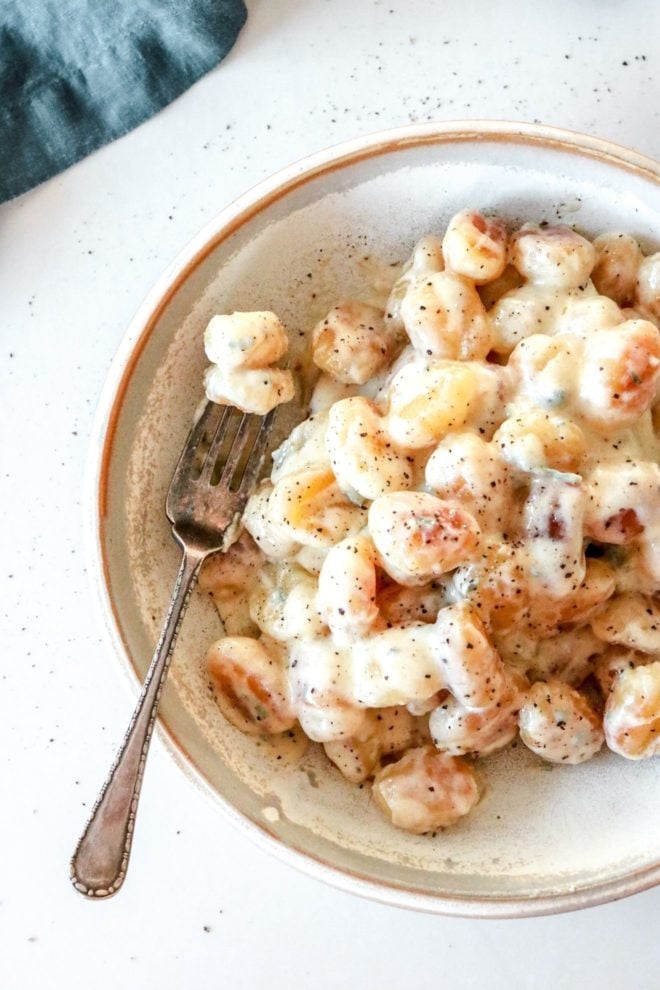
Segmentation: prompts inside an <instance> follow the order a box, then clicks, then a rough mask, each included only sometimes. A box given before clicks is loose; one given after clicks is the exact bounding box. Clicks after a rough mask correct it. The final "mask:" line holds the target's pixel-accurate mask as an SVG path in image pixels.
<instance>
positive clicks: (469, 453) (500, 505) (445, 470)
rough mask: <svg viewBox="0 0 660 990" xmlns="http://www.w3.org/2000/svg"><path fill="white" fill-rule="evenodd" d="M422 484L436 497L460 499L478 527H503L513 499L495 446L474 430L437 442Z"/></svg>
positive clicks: (502, 459) (505, 471)
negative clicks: (424, 482) (424, 481)
mask: <svg viewBox="0 0 660 990" xmlns="http://www.w3.org/2000/svg"><path fill="white" fill-rule="evenodd" d="M495 436H496V437H497V433H496V434H495ZM426 484H427V485H428V487H429V488H431V489H432V490H433V491H434V492H435V494H436V495H438V496H439V497H440V498H443V499H456V500H457V501H458V502H460V503H461V505H462V506H463V507H464V508H465V509H467V510H468V512H470V513H471V514H472V515H473V516H474V518H475V519H476V520H477V522H478V523H479V525H480V526H481V528H482V529H484V530H498V531H500V532H501V531H502V530H503V529H506V527H507V524H508V520H510V516H511V503H512V501H513V500H514V494H513V491H512V488H511V479H510V471H509V468H508V465H507V463H506V461H505V460H504V458H503V457H502V456H501V454H500V451H499V450H498V448H497V446H496V445H495V444H493V443H488V442H487V441H485V440H483V439H482V438H481V437H480V436H478V435H477V434H476V433H459V434H458V435H454V436H450V437H445V439H444V440H442V441H441V442H440V444H439V445H438V446H437V447H436V449H435V450H434V451H433V453H432V454H431V457H430V458H429V460H428V461H427V463H426Z"/></svg>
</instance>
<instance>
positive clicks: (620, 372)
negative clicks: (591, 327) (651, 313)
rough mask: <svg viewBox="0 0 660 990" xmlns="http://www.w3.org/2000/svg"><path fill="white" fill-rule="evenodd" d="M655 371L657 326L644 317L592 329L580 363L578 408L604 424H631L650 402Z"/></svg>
mask: <svg viewBox="0 0 660 990" xmlns="http://www.w3.org/2000/svg"><path fill="white" fill-rule="evenodd" d="M659 376H660V331H658V329H657V328H656V327H655V326H654V325H653V324H652V323H649V322H648V320H627V321H626V322H625V323H622V324H620V325H619V326H618V327H615V328H614V329H610V330H603V331H600V332H597V333H594V334H592V336H591V337H590V338H589V339H588V340H587V342H586V344H585V351H584V360H583V364H582V367H581V369H580V386H579V392H578V401H579V408H580V411H581V412H582V414H583V415H584V416H585V417H586V418H587V419H588V420H589V421H590V422H591V423H592V424H593V425H595V426H597V427H600V428H603V429H610V428H612V427H614V428H622V427H626V426H631V425H633V424H634V423H635V422H636V420H638V419H639V417H640V416H641V415H642V414H643V413H644V412H645V410H647V409H648V408H649V406H650V405H651V403H652V401H653V399H654V397H655V391H656V386H657V382H658V377H659Z"/></svg>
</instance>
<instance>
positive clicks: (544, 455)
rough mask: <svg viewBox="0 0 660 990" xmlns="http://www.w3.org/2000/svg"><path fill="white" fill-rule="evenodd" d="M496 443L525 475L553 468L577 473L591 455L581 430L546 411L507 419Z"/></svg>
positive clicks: (494, 439) (497, 432) (540, 410)
mask: <svg viewBox="0 0 660 990" xmlns="http://www.w3.org/2000/svg"><path fill="white" fill-rule="evenodd" d="M493 443H495V444H497V446H498V447H499V448H500V451H501V453H502V457H503V458H504V459H505V460H506V461H508V462H509V463H510V464H512V465H514V466H515V467H517V468H519V469H520V470H521V471H535V470H537V469H538V468H544V467H549V468H553V469H554V470H555V471H563V472H570V473H575V472H577V471H579V469H580V466H581V464H582V461H583V459H584V456H585V454H586V452H587V444H586V440H585V438H584V434H583V432H582V430H581V429H580V427H579V426H577V425H576V424H575V423H572V422H571V421H570V420H569V419H565V418H564V417H563V416H559V415H557V414H556V413H552V412H546V411H545V410H543V409H531V410H530V411H529V412H522V413H520V414H516V415H515V416H511V417H510V418H509V419H505V420H504V422H503V423H502V425H501V426H500V427H499V428H498V429H497V430H496V431H495V436H494V437H493Z"/></svg>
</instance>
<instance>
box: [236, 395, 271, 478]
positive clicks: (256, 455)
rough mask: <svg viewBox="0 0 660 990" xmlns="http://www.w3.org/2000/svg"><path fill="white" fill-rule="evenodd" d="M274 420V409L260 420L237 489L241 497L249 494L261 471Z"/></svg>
mask: <svg viewBox="0 0 660 990" xmlns="http://www.w3.org/2000/svg"><path fill="white" fill-rule="evenodd" d="M274 419H275V409H271V411H270V412H269V413H268V414H267V415H266V416H265V417H264V419H263V420H262V423H261V426H260V427H259V432H258V433H257V436H256V439H255V441H254V445H253V447H252V450H251V451H250V458H249V460H248V462H247V464H246V466H245V473H244V474H243V480H242V481H241V484H240V487H239V489H238V490H239V492H240V493H241V495H244V494H249V492H250V489H251V488H252V486H253V485H254V483H255V481H256V480H257V476H258V474H259V471H260V470H261V465H262V464H263V460H264V453H265V450H266V443H267V442H268V435H269V433H270V428H271V426H272V425H273V420H274Z"/></svg>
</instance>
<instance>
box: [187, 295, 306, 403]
mask: <svg viewBox="0 0 660 990" xmlns="http://www.w3.org/2000/svg"><path fill="white" fill-rule="evenodd" d="M288 346H289V341H288V338H287V335H286V330H285V329H284V326H283V325H282V323H281V322H280V320H279V319H278V318H277V316H276V315H275V314H274V313H269V312H258V313H231V314H227V315H221V316H214V317H213V319H212V320H211V321H210V323H209V324H208V326H207V328H206V330H205V332H204V347H205V350H206V356H207V357H208V359H209V361H211V362H212V364H211V367H210V368H207V370H206V373H205V376H204V385H205V388H206V395H207V398H209V399H210V400H211V401H212V402H218V403H219V404H220V405H225V406H236V407H237V408H238V409H241V410H242V411H243V412H253V413H258V414H260V415H262V416H263V415H265V414H266V413H267V412H270V410H271V409H274V408H275V406H277V405H280V404H281V403H283V402H289V401H290V400H291V399H292V398H293V396H294V393H295V387H294V383H293V376H292V374H291V372H290V371H285V370H283V369H282V368H273V367H271V365H273V363H274V362H275V361H278V360H279V359H280V358H281V357H282V356H283V355H284V354H285V353H286V351H287V348H288Z"/></svg>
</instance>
